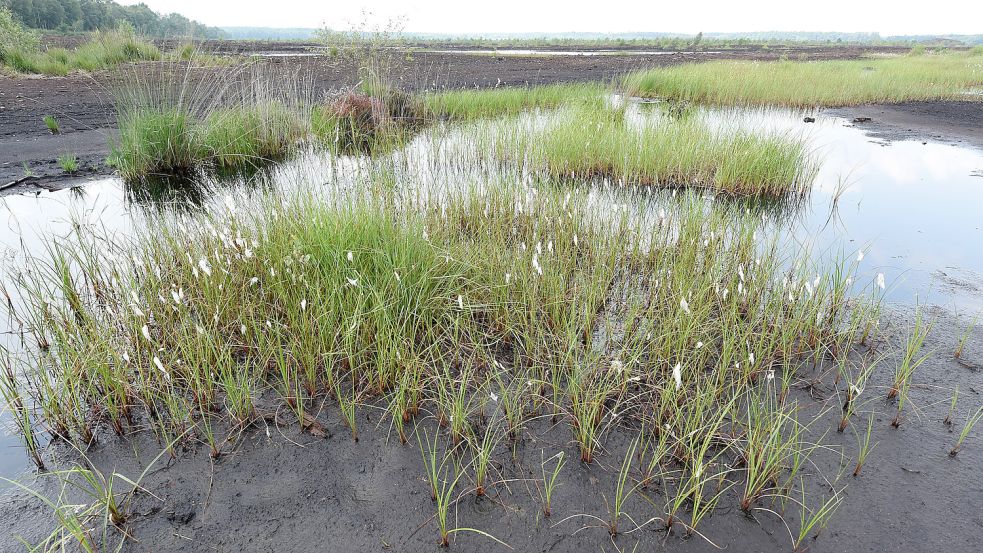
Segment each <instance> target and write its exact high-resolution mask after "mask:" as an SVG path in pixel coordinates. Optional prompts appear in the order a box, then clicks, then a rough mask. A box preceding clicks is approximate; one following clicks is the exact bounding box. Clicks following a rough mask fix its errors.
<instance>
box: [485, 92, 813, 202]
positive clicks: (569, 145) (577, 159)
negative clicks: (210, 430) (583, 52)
mask: <svg viewBox="0 0 983 553" xmlns="http://www.w3.org/2000/svg"><path fill="white" fill-rule="evenodd" d="M493 140H494V141H495V145H494V151H496V152H498V153H499V155H500V156H502V157H505V158H507V159H514V160H520V161H523V162H525V163H527V164H528V165H529V166H530V167H531V168H532V169H539V170H545V171H546V172H547V173H549V174H551V175H553V176H555V177H559V178H566V177H576V178H581V179H584V178H587V179H593V178H597V179H600V178H608V179H611V180H617V181H622V182H624V183H628V184H635V185H647V186H658V187H668V188H699V189H708V190H712V191H714V192H717V193H719V194H721V195H725V196H740V197H748V196H760V197H769V198H789V197H793V198H794V197H801V196H803V195H805V194H806V193H807V192H808V191H809V190H810V188H811V184H812V181H813V179H814V176H815V173H816V169H817V164H816V161H815V160H814V159H813V156H812V155H811V154H810V152H809V150H808V148H807V146H806V143H805V141H804V140H803V139H801V138H797V137H794V136H787V135H778V134H770V135H769V134H758V133H752V132H746V131H722V130H714V129H711V128H710V127H709V126H708V125H707V124H705V123H703V122H701V121H700V120H698V119H697V118H683V119H679V120H673V119H669V118H644V119H641V120H640V121H635V122H633V121H629V120H628V119H627V117H626V116H625V113H624V109H623V108H613V107H609V106H603V105H598V103H597V102H591V103H582V104H580V105H577V106H576V107H572V108H570V109H569V110H566V111H561V113H560V114H559V117H558V120H557V121H556V122H555V123H552V124H550V123H548V124H546V125H545V126H543V127H542V128H539V129H529V130H525V129H521V128H520V129H519V130H517V131H515V132H511V133H509V132H506V133H501V134H499V135H498V136H496V137H495V138H494V139H493Z"/></svg>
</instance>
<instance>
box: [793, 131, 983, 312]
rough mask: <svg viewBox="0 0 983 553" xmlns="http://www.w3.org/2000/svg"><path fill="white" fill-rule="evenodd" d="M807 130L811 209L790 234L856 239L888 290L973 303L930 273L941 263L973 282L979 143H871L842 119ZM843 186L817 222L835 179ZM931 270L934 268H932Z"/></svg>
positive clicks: (962, 305) (980, 265)
mask: <svg viewBox="0 0 983 553" xmlns="http://www.w3.org/2000/svg"><path fill="white" fill-rule="evenodd" d="M830 123H831V124H826V125H824V128H823V129H822V131H821V132H820V133H819V134H818V135H817V136H816V137H815V143H816V144H817V147H818V148H819V151H820V152H821V153H822V155H823V160H824V163H823V166H822V169H821V170H820V173H819V178H818V179H817V182H816V187H815V189H814V191H813V197H812V202H811V204H812V209H811V211H810V213H808V214H807V215H806V217H805V218H804V219H803V221H802V222H801V228H800V230H799V232H797V235H799V236H800V237H802V239H803V240H806V239H808V240H809V241H811V242H813V243H814V244H816V247H817V248H822V247H823V246H834V245H836V244H844V248H845V247H846V246H845V244H848V243H852V244H854V245H855V246H856V247H861V246H869V247H868V248H867V249H866V254H867V257H866V259H865V267H864V268H865V269H867V270H870V271H875V270H876V271H881V272H883V273H884V274H885V275H886V277H887V280H888V283H889V285H890V286H891V287H892V288H893V290H892V291H891V293H890V294H889V299H890V300H892V301H898V302H905V303H907V302H912V301H914V298H915V295H916V294H917V295H918V298H919V300H926V301H931V302H935V303H943V304H947V305H950V306H951V305H953V302H955V305H956V307H958V308H959V309H960V310H961V311H965V310H973V311H975V310H977V309H980V308H981V307H983V297H981V296H980V294H978V293H975V294H974V293H969V292H971V291H972V290H971V289H968V288H966V287H965V286H961V287H960V288H961V289H960V290H958V291H955V292H956V293H955V294H952V292H954V290H953V289H952V287H951V286H947V285H946V286H943V285H944V284H945V283H944V282H943V281H942V280H940V279H939V278H936V277H937V276H940V275H941V274H942V273H945V274H947V275H948V276H949V277H950V278H956V279H958V280H960V281H967V284H969V286H970V287H976V286H979V287H983V276H981V275H983V251H981V249H980V248H979V247H978V244H980V243H981V240H983V232H981V225H983V178H979V177H973V176H972V173H973V172H974V171H979V170H980V169H983V152H979V151H977V150H971V149H966V148H960V147H955V146H948V145H942V144H925V145H923V144H922V143H921V142H912V141H906V142H896V143H891V144H888V145H883V144H880V143H874V142H872V141H871V140H870V139H868V138H866V137H865V136H864V135H863V134H862V133H860V132H858V131H857V129H854V128H850V127H847V126H845V124H844V122H843V121H832V122H830ZM841 181H842V182H844V183H845V184H846V186H847V187H846V189H845V190H844V191H843V193H842V195H841V196H840V198H839V201H838V210H837V211H836V213H835V217H834V219H833V221H832V222H831V223H830V225H829V227H827V228H825V229H823V228H822V223H823V222H824V221H825V220H826V219H827V215H828V213H829V208H830V206H831V203H832V201H833V197H834V196H835V194H836V192H837V189H838V188H839V183H840V182H841ZM933 275H935V276H933Z"/></svg>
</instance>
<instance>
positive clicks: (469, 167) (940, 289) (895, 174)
mask: <svg viewBox="0 0 983 553" xmlns="http://www.w3.org/2000/svg"><path fill="white" fill-rule="evenodd" d="M501 52H502V51H498V53H501ZM551 53H552V54H555V52H551ZM581 54H582V53H578V55H581ZM559 55H563V54H559ZM660 113H661V110H659V109H658V107H657V106H652V105H651V104H649V105H647V106H635V107H633V108H632V112H631V116H632V117H633V118H641V117H660V116H661V115H660ZM692 116H694V117H702V118H705V119H707V121H708V122H709V123H711V124H714V125H717V126H720V127H722V128H753V129H766V130H769V131H773V132H785V133H793V134H794V135H796V136H800V135H801V136H804V137H805V138H806V139H807V140H808V142H809V144H810V145H811V146H812V148H813V149H814V150H815V152H816V154H817V155H819V156H820V158H821V160H822V164H821V168H820V170H819V174H818V176H817V179H816V181H815V184H814V188H813V191H812V193H811V195H810V196H809V197H808V199H807V202H806V203H805V204H804V205H803V206H801V207H800V208H799V209H798V210H797V211H796V212H795V213H793V214H792V215H791V216H790V217H785V218H780V219H778V220H779V221H780V222H776V223H774V227H775V230H776V232H779V233H781V235H782V237H783V239H784V240H787V241H789V242H790V243H796V244H800V245H802V246H804V247H807V248H809V249H810V250H811V251H813V252H814V253H815V254H817V255H835V254H837V253H838V252H839V253H842V254H843V256H844V257H851V258H853V257H856V255H857V251H858V250H859V249H863V251H864V261H863V263H862V264H861V268H860V278H861V279H866V284H867V285H869V283H870V282H872V281H873V279H874V278H875V276H876V275H877V274H878V273H884V275H885V277H886V282H887V291H886V300H887V301H889V302H894V303H901V304H911V303H913V302H914V301H915V300H916V298H917V299H918V301H920V302H931V303H940V304H944V305H950V306H952V305H955V306H957V307H958V311H959V312H960V313H973V312H976V311H977V310H979V309H983V249H980V248H979V247H978V244H980V243H983V230H981V229H983V179H980V178H979V175H980V174H981V171H983V151H979V150H974V149H969V148H964V147H959V146H953V145H942V144H931V143H930V144H925V145H923V144H922V143H921V142H891V143H883V142H879V141H876V140H873V139H871V138H870V137H868V136H867V135H865V133H864V131H863V130H862V129H858V128H856V127H853V126H851V125H850V123H849V122H848V121H847V120H845V119H838V118H832V117H826V116H823V115H818V116H817V117H816V119H817V121H816V122H815V123H811V124H806V123H804V122H803V121H802V117H803V114H801V113H797V112H793V111H787V110H776V109H768V110H750V111H747V110H708V111H698V112H696V113H694V114H693V115H692ZM528 117H529V120H530V121H532V122H533V123H535V121H536V117H540V118H543V117H549V116H548V115H532V116H528ZM540 124H541V122H540ZM478 125H481V124H478ZM486 125H487V124H486ZM473 131H474V127H467V126H464V127H453V126H447V125H445V126H441V127H439V128H438V129H436V130H433V131H429V132H424V133H422V134H421V135H419V136H417V137H416V138H414V139H413V140H412V141H411V142H410V143H409V144H408V145H407V146H406V147H405V148H404V149H403V150H401V151H398V152H394V153H392V154H390V155H389V156H388V157H387V158H386V163H387V165H386V167H387V169H391V171H392V182H393V185H394V186H395V187H397V188H398V191H399V193H401V194H405V195H406V196H407V198H408V199H409V200H413V199H414V198H416V199H420V198H421V197H422V196H425V195H428V194H430V193H432V192H434V191H437V193H439V192H440V191H441V190H447V189H449V188H453V187H455V186H460V183H462V182H467V183H478V182H495V181H496V180H498V179H500V180H503V181H504V180H511V182H515V179H522V178H523V177H524V175H523V174H522V173H521V172H520V171H519V170H518V169H502V167H501V166H500V165H499V164H495V163H485V162H482V161H480V160H476V159H474V155H472V156H471V157H465V158H463V160H462V158H461V156H460V155H459V154H460V152H459V151H458V150H459V147H460V145H461V144H460V143H457V144H455V142H456V141H462V140H463V141H465V142H467V141H468V140H470V143H468V144H469V145H470V147H472V148H473V147H475V146H477V145H478V143H477V142H475V140H476V139H474V138H467V137H468V136H470V135H472V134H473ZM468 144H466V146H468ZM455 146H456V147H455ZM362 164H363V161H360V160H359V159H358V158H353V157H347V156H343V157H331V156H327V155H324V154H308V155H302V156H298V157H297V158H296V159H293V160H290V161H287V162H284V163H282V164H279V165H276V166H272V167H270V168H267V169H266V170H264V171H261V172H260V173H259V174H258V175H257V176H254V177H239V178H237V179H234V180H232V181H226V182H221V183H218V182H213V183H210V184H208V185H207V186H206V188H204V189H191V190H190V191H189V189H184V190H183V192H182V193H181V194H174V193H173V191H171V193H170V194H165V192H167V191H166V190H158V189H153V188H150V189H148V188H143V189H139V190H137V189H133V188H130V187H127V186H125V185H124V184H123V183H121V182H120V181H119V180H118V179H115V178H109V179H103V180H98V181H93V182H91V183H88V184H86V186H85V187H84V188H81V189H78V190H63V191H59V192H50V193H45V192H43V193H40V194H37V195H35V194H29V195H23V196H8V197H4V198H0V271H3V273H4V274H5V273H6V271H8V270H10V269H11V268H13V267H17V266H18V265H19V263H20V260H22V259H23V257H24V255H25V253H30V252H33V253H42V252H44V248H45V244H46V242H47V240H46V237H50V236H66V235H68V234H69V233H70V232H72V221H73V219H74V220H76V221H79V222H80V223H81V224H85V225H98V226H99V227H101V228H104V229H105V230H106V231H107V232H109V233H121V234H122V235H125V234H126V233H127V231H128V230H130V229H132V228H134V226H135V225H140V224H141V219H142V218H143V217H144V215H145V214H146V213H147V212H148V211H157V210H161V209H162V210H165V211H173V210H188V209H192V210H193V209H200V208H201V205H202V204H208V203H209V201H210V198H212V197H213V196H217V197H218V198H223V197H224V196H225V195H226V194H233V195H236V196H238V197H241V198H243V199H244V200H246V199H248V196H250V195H253V194H254V193H255V189H256V188H257V187H272V188H275V189H278V190H282V189H290V188H291V187H320V189H323V190H325V191H330V190H347V191H359V190H362V191H365V190H368V187H367V186H366V183H365V182H364V181H363V180H361V179H363V178H364V177H365V173H364V172H363V171H362V170H361V169H360V167H363V165H362ZM215 187H221V190H218V191H217V192H216V190H215ZM329 193H330V192H329ZM364 193H371V192H364ZM608 197H610V196H608ZM608 201H610V200H608ZM215 203H216V204H220V203H221V201H217V200H216V201H215ZM11 291H12V292H13V290H11ZM14 300H15V301H16V298H14ZM17 330H18V328H17V325H16V323H15V322H12V321H8V320H6V319H2V320H0V344H2V345H4V346H6V347H8V348H16V347H17V344H18V335H17ZM0 422H2V423H3V424H4V427H5V428H6V429H7V430H9V421H8V420H7V416H6V415H5V414H4V415H2V416H0ZM27 463H28V460H27V457H26V455H25V454H24V452H23V451H22V450H21V446H20V442H19V440H18V439H17V438H16V437H15V436H13V435H10V434H4V435H3V436H0V476H5V477H11V476H15V475H17V474H19V473H22V472H24V471H25V470H28V469H29V468H30V467H29V466H28V464H27Z"/></svg>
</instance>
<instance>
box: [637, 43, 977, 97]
mask: <svg viewBox="0 0 983 553" xmlns="http://www.w3.org/2000/svg"><path fill="white" fill-rule="evenodd" d="M981 84H983V57H981V56H979V55H978V54H977V53H975V51H974V52H969V53H960V52H952V53H936V54H924V55H914V56H900V57H892V58H875V59H863V60H835V61H808V62H796V61H776V62H760V61H753V62H751V61H711V62H706V63H697V64H686V65H677V66H673V67H661V68H657V69H650V70H645V71H640V72H637V73H635V74H632V75H630V76H628V77H627V78H626V79H625V80H624V86H625V88H626V89H627V91H628V92H629V93H630V94H633V95H638V96H648V97H661V98H667V99H671V100H677V101H689V102H696V103H701V104H716V105H762V104H774V105H785V106H793V107H817V106H820V107H822V106H842V105H856V104H863V103H868V102H903V101H906V100H939V99H953V98H964V92H965V91H966V90H968V89H970V88H972V87H974V86H979V85H981Z"/></svg>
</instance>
